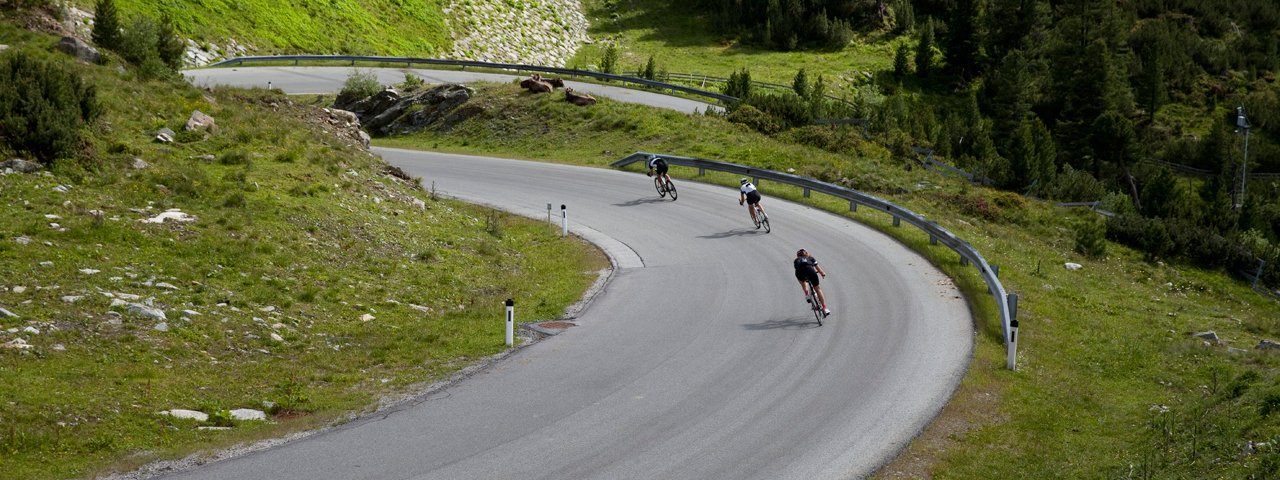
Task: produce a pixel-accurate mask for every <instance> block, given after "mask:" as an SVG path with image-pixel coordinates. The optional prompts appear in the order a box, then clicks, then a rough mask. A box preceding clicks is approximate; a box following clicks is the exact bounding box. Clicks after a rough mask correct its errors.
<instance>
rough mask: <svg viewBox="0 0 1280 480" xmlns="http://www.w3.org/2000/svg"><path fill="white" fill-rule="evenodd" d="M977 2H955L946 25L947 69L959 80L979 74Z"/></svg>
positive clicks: (979, 42)
mask: <svg viewBox="0 0 1280 480" xmlns="http://www.w3.org/2000/svg"><path fill="white" fill-rule="evenodd" d="M978 14H979V11H978V4H977V0H956V7H955V9H954V10H952V12H951V16H950V19H949V20H948V22H947V24H948V25H949V26H950V29H949V30H950V35H949V37H950V38H949V39H948V41H947V51H946V57H947V68H948V69H950V70H952V71H954V72H955V73H956V74H957V75H959V76H960V78H962V79H965V80H968V79H971V78H973V77H974V76H977V75H978V74H980V73H981V72H980V71H979V68H978V56H979V53H980V52H979V49H980V47H981V45H982V43H981V40H980V36H981V35H980V33H979V32H978V25H979V23H980V20H979V18H978Z"/></svg>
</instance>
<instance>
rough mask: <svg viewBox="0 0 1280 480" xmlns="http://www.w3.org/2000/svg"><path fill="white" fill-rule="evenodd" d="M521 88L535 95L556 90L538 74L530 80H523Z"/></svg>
mask: <svg viewBox="0 0 1280 480" xmlns="http://www.w3.org/2000/svg"><path fill="white" fill-rule="evenodd" d="M520 87H521V88H525V89H527V90H529V91H530V92H533V93H546V92H550V91H552V90H554V89H555V87H552V86H551V84H550V83H548V82H547V81H545V80H543V79H542V76H541V75H538V74H536V73H535V74H533V75H532V76H530V77H529V78H526V79H524V80H521V81H520Z"/></svg>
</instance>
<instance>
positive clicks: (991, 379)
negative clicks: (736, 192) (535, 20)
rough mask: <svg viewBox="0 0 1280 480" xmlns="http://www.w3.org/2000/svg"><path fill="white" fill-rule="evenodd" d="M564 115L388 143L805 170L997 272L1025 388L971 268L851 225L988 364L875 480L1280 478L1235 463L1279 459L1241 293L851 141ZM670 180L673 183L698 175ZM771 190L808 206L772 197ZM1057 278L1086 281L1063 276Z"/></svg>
mask: <svg viewBox="0 0 1280 480" xmlns="http://www.w3.org/2000/svg"><path fill="white" fill-rule="evenodd" d="M559 97H560V95H559V94H553V95H542V96H531V95H529V94H527V93H522V92H520V91H519V90H518V89H517V88H515V87H513V86H511V85H491V86H484V87H482V88H481V89H480V93H479V95H478V98H477V100H473V101H475V102H477V103H478V104H480V105H483V106H484V108H485V112H486V113H484V114H482V115H479V116H477V117H475V118H473V119H472V120H470V121H468V122H466V123H463V124H461V125H458V126H457V127H456V128H454V129H453V130H451V131H449V132H447V133H440V132H424V133H421V134H417V135H414V136H411V137H404V138H395V139H387V140H381V141H380V142H381V143H383V144H386V145H394V146H403V147H419V148H430V149H439V150H447V151H457V152H469V153H485V154H496V155H502V156H510V157H519V158H529V159H537V160H543V161H555V162H569V163H584V164H589V165H605V164H606V163H607V162H609V161H612V160H615V159H617V158H620V157H622V156H624V155H626V154H628V153H630V152H632V151H655V152H672V153H676V154H681V155H691V156H701V157H705V158H712V159H722V160H728V161H734V162H739V163H744V164H749V165H758V166H763V167H768V168H774V169H786V168H796V169H797V173H800V174H804V175H810V176H816V177H819V178H824V179H829V180H840V179H842V178H844V179H848V182H849V184H851V185H853V186H854V187H856V188H859V189H863V190H866V191H869V192H871V193H874V194H877V195H880V196H882V197H885V198H888V199H890V200H891V201H893V202H897V203H899V204H901V205H904V206H907V207H908V208H911V209H913V210H915V211H917V212H921V213H923V214H925V215H926V216H928V217H929V218H933V219H936V220H937V221H938V222H939V223H940V224H942V225H943V226H944V227H946V228H948V229H950V230H952V231H953V232H956V233H957V234H958V235H960V236H961V237H962V238H965V239H968V240H969V241H970V242H971V243H973V244H974V245H975V246H976V247H977V248H978V249H979V251H981V252H983V254H984V255H986V256H987V258H988V260H989V261H990V262H991V263H992V264H995V265H998V266H1000V267H1001V270H1000V271H1001V275H1002V279H1003V281H1004V282H1005V286H1006V288H1008V289H1009V290H1010V291H1011V292H1016V293H1019V294H1020V295H1021V299H1022V303H1021V310H1020V315H1019V316H1020V319H1021V320H1022V325H1023V328H1022V330H1021V339H1022V342H1021V344H1020V346H1021V350H1020V366H1021V368H1020V370H1019V371H1017V372H1009V371H1007V370H1004V363H1005V362H1004V360H1005V356H1004V353H1005V352H1004V348H1003V345H1002V342H1001V333H1000V326H999V324H998V320H997V318H998V317H996V315H995V313H994V311H993V307H992V302H991V301H990V299H989V298H990V297H989V296H988V295H987V294H986V291H985V286H984V285H983V284H982V282H981V280H980V279H979V278H978V276H977V275H976V274H975V273H974V271H973V269H972V267H962V266H960V265H959V264H958V259H957V258H956V256H955V254H954V253H952V252H950V251H949V250H946V249H945V248H943V247H929V246H928V239H927V238H924V237H923V236H922V235H921V234H920V233H919V232H916V231H914V229H908V228H903V229H895V228H893V227H891V226H890V224H889V221H888V218H886V217H884V216H883V215H879V214H877V213H874V212H865V211H863V212H859V213H858V214H856V215H855V217H856V218H858V219H859V220H860V221H864V222H867V223H870V224H872V225H876V226H878V227H880V228H881V229H883V230H885V231H887V232H889V233H891V234H892V235H895V236H897V237H898V238H900V239H902V241H904V242H905V243H907V244H909V245H911V246H913V247H915V248H916V249H917V250H920V251H924V252H926V253H927V255H928V256H929V257H930V258H931V259H933V261H934V262H935V264H937V265H938V266H939V267H940V268H942V269H943V270H944V271H947V272H948V273H949V274H951V275H952V276H953V278H956V279H957V281H958V283H959V284H960V285H961V287H962V288H964V289H965V290H966V291H967V293H968V295H969V297H970V298H971V299H972V301H973V302H974V306H975V311H976V312H977V322H978V324H977V329H978V333H979V334H978V337H977V339H978V348H977V354H976V357H975V359H974V363H973V366H972V368H971V370H970V373H969V375H968V376H967V378H966V379H965V380H964V382H963V385H962V386H961V389H960V391H959V392H957V394H956V396H955V398H954V399H953V400H952V402H951V404H950V405H949V406H948V407H947V410H946V412H944V415H943V416H942V417H940V418H939V419H938V420H937V421H936V422H935V423H934V424H933V425H932V426H931V427H930V428H929V430H928V431H927V432H926V433H925V435H923V436H921V437H920V438H919V439H918V440H917V441H916V442H915V443H914V444H913V445H912V446H911V447H910V448H909V449H908V450H907V451H906V452H905V453H904V455H902V456H901V457H900V458H899V459H898V460H897V461H896V462H895V463H894V464H892V465H890V466H889V467H887V468H886V469H885V470H883V471H882V472H881V473H880V476H881V477H883V478H919V477H923V476H934V477H938V478H1098V477H1123V476H1125V475H1128V474H1130V473H1131V472H1136V473H1139V474H1140V473H1142V472H1144V471H1150V472H1153V473H1154V475H1155V476H1156V477H1166V476H1186V477H1196V478H1199V477H1204V476H1206V475H1210V476H1223V477H1226V478H1233V477H1234V478H1239V477H1242V476H1244V475H1245V474H1246V473H1247V472H1253V471H1256V470H1255V469H1257V470H1262V471H1266V469H1267V468H1273V467H1274V463H1272V464H1270V465H1272V466H1271V467H1268V464H1266V463H1265V462H1274V461H1275V460H1276V458H1277V457H1276V455H1275V453H1274V451H1272V452H1271V453H1269V454H1267V453H1265V452H1264V453H1260V454H1258V455H1254V456H1247V457H1241V458H1240V459H1239V460H1235V455H1236V454H1238V452H1239V449H1240V447H1241V445H1243V442H1245V441H1249V440H1253V441H1258V442H1265V441H1270V440H1271V439H1272V437H1273V436H1275V435H1277V434H1278V433H1280V428H1277V424H1276V422H1275V421H1274V420H1270V419H1269V418H1270V417H1268V415H1267V414H1260V410H1259V407H1258V405H1259V404H1265V403H1267V402H1268V401H1269V400H1266V399H1267V398H1272V397H1271V396H1274V397H1275V398H1276V400H1274V402H1280V393H1277V392H1280V384H1278V383H1277V379H1276V377H1275V374H1274V373H1273V370H1271V369H1272V368H1274V367H1275V366H1276V365H1277V361H1276V358H1275V357H1274V355H1271V354H1268V353H1267V352H1265V351H1259V350H1255V349H1252V348H1251V347H1253V346H1254V345H1256V344H1257V343H1258V342H1259V341H1260V340H1261V339H1263V338H1272V339H1274V338H1276V337H1277V336H1280V324H1278V323H1277V320H1276V319H1277V318H1280V305H1278V304H1277V303H1276V302H1274V301H1273V300H1270V299H1267V298H1265V297H1262V296H1259V295H1257V294H1255V293H1254V292H1252V291H1251V290H1250V289H1249V288H1248V286H1247V285H1243V284H1242V283H1241V282H1239V281H1238V280H1235V279H1233V278H1231V277H1229V276H1227V275H1224V274H1221V273H1218V272H1204V271H1199V270H1196V269H1191V268H1184V267H1174V266H1169V265H1165V264H1163V263H1148V262H1145V261H1143V259H1142V258H1141V257H1140V255H1139V254H1137V253H1135V252H1133V251H1131V250H1128V249H1126V248H1123V247H1120V246H1117V245H1114V244H1113V245H1110V246H1109V248H1108V254H1107V255H1106V256H1105V257H1104V258H1098V259H1091V258H1084V257H1082V256H1080V255H1078V254H1076V253H1075V252H1074V246H1075V237H1074V235H1075V233H1074V229H1075V226H1076V225H1077V224H1078V223H1079V222H1082V221H1087V220H1094V218H1093V214H1092V213H1089V212H1087V211H1079V210H1077V211H1071V210H1065V209H1061V208H1055V207H1052V206H1051V205H1049V204H1046V203H1043V202H1038V201H1027V200H1024V199H1022V198H1021V197H1018V196H1016V195H1012V194H1008V193H1000V192H994V191H990V190H986V189H981V188H975V187H971V186H969V185H966V184H964V183H962V182H961V183H958V182H956V181H952V180H947V179H944V178H941V177H939V176H937V175H936V174H933V173H929V172H925V171H923V170H922V169H918V168H917V169H913V170H910V171H908V170H907V169H905V168H903V167H904V165H903V164H902V163H900V162H898V161H894V160H889V159H888V155H887V154H886V153H885V152H884V151H883V149H881V148H879V147H877V146H875V145H871V144H867V143H862V142H860V141H858V140H856V138H855V137H856V133H855V132H852V131H841V130H831V129H809V130H808V132H809V133H810V134H811V135H812V136H811V137H806V138H816V137H820V136H824V135H825V136H843V137H844V138H846V140H847V139H849V138H855V139H854V140H847V141H850V142H853V143H855V144H856V147H854V148H852V149H851V150H852V151H855V152H856V153H853V154H849V155H837V154H833V153H829V152H826V151H822V150H818V149H815V148H809V147H803V146H798V145H796V144H794V143H788V142H782V141H778V140H776V139H771V138H767V137H764V136H761V135H757V134H754V133H751V132H748V131H745V130H743V129H742V128H741V127H740V126H737V125H733V124H728V123H726V122H724V121H722V120H720V119H718V118H714V117H702V116H695V117H688V116H684V115H680V114H675V113H670V112H665V111H655V110H653V109H649V108H646V107H639V106H635V105H627V104H621V103H617V102H612V101H609V100H607V99H606V100H602V101H601V103H600V104H597V105H596V106H593V107H589V108H579V107H575V106H572V105H569V104H567V103H566V102H563V101H562V100H561V99H560V98H559ZM821 132H826V133H825V134H824V133H821ZM676 170H677V171H676V172H674V173H675V174H677V175H678V176H679V175H686V176H687V175H691V174H693V172H682V171H679V169H676ZM708 180H709V181H717V182H722V183H726V184H727V183H730V182H732V180H733V179H731V178H728V177H727V176H715V175H711V176H709V178H708ZM766 190H767V191H766V192H765V193H766V194H767V195H771V196H785V197H790V198H794V199H799V198H800V195H799V192H797V191H792V190H788V189H786V188H782V187H778V186H774V187H771V188H767V189H766ZM816 201H817V202H819V203H820V204H823V205H824V206H826V207H828V208H829V209H831V210H832V211H835V212H842V211H845V210H847V205H846V204H844V203H843V202H840V201H834V200H830V199H827V200H823V199H817V200H816ZM1064 262H1077V263H1081V264H1083V265H1084V269H1083V270H1080V271H1069V270H1066V269H1064V268H1063V264H1064ZM1204 330H1216V331H1217V333H1218V334H1219V335H1220V336H1221V337H1222V338H1223V339H1224V340H1225V341H1226V345H1225V346H1208V345H1206V344H1205V343H1204V342H1202V341H1201V340H1199V339H1195V338H1192V337H1191V336H1190V335H1189V333H1192V332H1198V331H1204ZM1229 348H1235V349H1237V350H1230V349H1229ZM1246 370H1253V371H1255V372H1260V373H1261V374H1260V375H1259V376H1258V377H1256V378H1252V379H1250V380H1249V381H1246V382H1237V383H1239V384H1240V385H1241V387H1239V388H1237V389H1234V390H1233V389H1229V388H1226V387H1225V386H1226V385H1227V384H1229V383H1231V382H1232V381H1233V380H1232V379H1235V378H1236V377H1237V376H1238V375H1239V374H1240V373H1241V372H1243V371H1246ZM1247 378H1248V377H1247ZM1224 392H1225V393H1224ZM1202 402H1208V403H1202ZM1203 405H1210V406H1208V407H1206V406H1203ZM1153 406H1166V407H1169V410H1168V412H1167V413H1159V412H1160V410H1161V409H1160V408H1159V407H1156V408H1155V410H1154V412H1155V413H1153ZM1202 412H1211V413H1213V414H1212V415H1203V414H1202ZM1186 445H1191V446H1192V447H1187V446H1186ZM1196 445H1198V449H1196V450H1193V448H1197V447H1195V446H1196ZM1227 459H1232V460H1234V461H1232V460H1227ZM1144 469H1146V470H1144Z"/></svg>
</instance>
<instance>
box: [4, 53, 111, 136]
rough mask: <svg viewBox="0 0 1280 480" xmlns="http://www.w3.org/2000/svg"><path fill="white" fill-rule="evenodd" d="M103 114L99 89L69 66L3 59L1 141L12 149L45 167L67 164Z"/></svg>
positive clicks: (11, 56)
mask: <svg viewBox="0 0 1280 480" xmlns="http://www.w3.org/2000/svg"><path fill="white" fill-rule="evenodd" d="M101 111H102V107H101V105H100V104H99V103H98V96H97V90H96V89H95V87H94V86H92V85H87V84H85V83H84V82H82V81H81V80H80V76H79V75H77V74H76V73H75V72H74V71H72V70H71V69H70V68H69V67H67V66H66V63H65V62H62V61H57V62H55V61H49V60H44V59H41V58H37V57H36V56H35V54H32V53H28V52H25V51H21V50H18V51H15V52H13V53H8V54H5V55H0V141H3V142H4V143H5V144H6V145H8V146H9V147H10V148H12V149H14V150H16V151H18V152H24V153H27V154H30V155H32V156H34V157H35V158H37V159H40V160H42V161H46V162H48V161H53V160H56V159H60V158H67V157H69V156H71V155H72V153H73V152H74V150H75V147H76V145H77V144H78V143H79V142H80V141H81V131H82V129H81V127H83V126H84V125H85V124H88V123H89V122H92V121H93V120H94V119H95V118H97V117H98V115H99V114H100V113H101Z"/></svg>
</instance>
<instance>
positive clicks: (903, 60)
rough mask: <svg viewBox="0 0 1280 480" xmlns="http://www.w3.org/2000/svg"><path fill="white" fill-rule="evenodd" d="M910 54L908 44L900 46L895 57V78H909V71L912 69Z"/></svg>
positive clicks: (900, 44) (904, 43)
mask: <svg viewBox="0 0 1280 480" xmlns="http://www.w3.org/2000/svg"><path fill="white" fill-rule="evenodd" d="M910 52H911V48H910V47H907V44H906V42H903V43H899V44H898V52H897V53H895V54H894V55H893V76H895V77H898V78H899V79H901V78H903V77H906V76H907V70H908V69H910V68H911V59H910V55H911V53H910Z"/></svg>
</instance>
